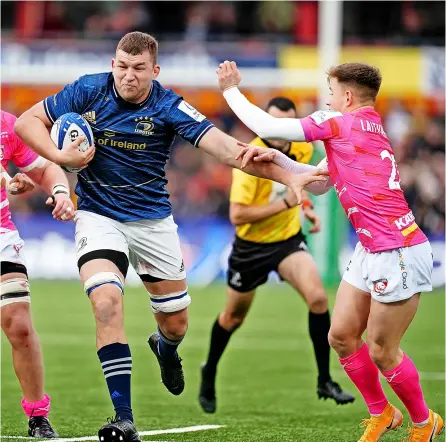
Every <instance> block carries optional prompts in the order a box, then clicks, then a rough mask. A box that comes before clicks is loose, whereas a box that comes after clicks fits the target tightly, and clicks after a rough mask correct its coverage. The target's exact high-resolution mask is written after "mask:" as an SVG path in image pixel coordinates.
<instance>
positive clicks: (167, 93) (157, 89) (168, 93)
mask: <svg viewBox="0 0 446 442" xmlns="http://www.w3.org/2000/svg"><path fill="white" fill-rule="evenodd" d="M151 94H152V98H153V101H154V102H155V103H157V104H159V105H161V106H166V105H169V104H173V103H175V102H176V101H180V100H182V99H183V97H182V96H181V95H179V94H177V93H176V92H175V91H173V90H172V89H166V88H165V87H164V86H163V85H162V84H161V83H160V82H159V81H156V80H153V82H152V92H151Z"/></svg>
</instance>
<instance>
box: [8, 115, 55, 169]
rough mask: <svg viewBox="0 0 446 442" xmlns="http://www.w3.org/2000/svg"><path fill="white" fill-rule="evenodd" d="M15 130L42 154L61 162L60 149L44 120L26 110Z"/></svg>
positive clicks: (33, 148)
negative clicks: (52, 138)
mask: <svg viewBox="0 0 446 442" xmlns="http://www.w3.org/2000/svg"><path fill="white" fill-rule="evenodd" d="M14 132H15V133H16V134H17V135H18V136H19V137H20V138H21V139H22V140H23V141H24V142H25V144H27V145H28V146H29V147H30V148H31V149H32V150H34V151H35V152H37V153H38V154H39V155H40V156H42V157H44V158H46V159H47V160H50V161H52V162H53V163H56V164H59V161H60V151H59V149H57V147H56V145H55V144H54V143H53V141H52V140H51V137H50V135H49V133H48V129H47V127H46V126H45V124H44V123H43V121H42V120H40V119H39V118H37V117H35V116H33V115H31V114H28V113H26V112H25V113H24V114H23V115H22V116H21V117H19V118H18V119H17V121H16V123H15V125H14Z"/></svg>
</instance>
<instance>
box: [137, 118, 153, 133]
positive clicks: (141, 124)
mask: <svg viewBox="0 0 446 442" xmlns="http://www.w3.org/2000/svg"><path fill="white" fill-rule="evenodd" d="M152 121H153V118H149V117H137V118H135V123H136V127H135V132H136V133H137V134H141V135H146V136H148V135H153V128H154V126H155V125H154V124H153V122H152Z"/></svg>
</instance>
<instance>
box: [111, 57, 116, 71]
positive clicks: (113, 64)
mask: <svg viewBox="0 0 446 442" xmlns="http://www.w3.org/2000/svg"><path fill="white" fill-rule="evenodd" d="M115 64H116V60H115V59H114V58H112V69H113V68H114V67H115Z"/></svg>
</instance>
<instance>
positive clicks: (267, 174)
mask: <svg viewBox="0 0 446 442" xmlns="http://www.w3.org/2000/svg"><path fill="white" fill-rule="evenodd" d="M200 149H202V150H204V151H205V152H207V153H209V154H210V155H212V156H213V157H215V158H217V159H218V160H220V161H221V162H223V163H225V164H227V165H228V166H230V167H234V168H236V169H240V168H241V164H242V160H241V159H239V160H236V159H235V158H236V157H237V155H238V153H239V152H240V146H239V145H238V144H237V140H236V139H235V138H232V137H230V136H229V135H226V134H224V133H223V132H221V131H219V130H218V129H216V128H212V129H211V130H210V131H209V132H208V133H207V134H206V135H205V136H204V137H203V139H202V141H201V142H200ZM243 172H246V173H248V174H250V175H254V176H257V177H260V178H266V179H268V180H273V181H277V182H278V183H282V184H285V185H288V183H289V180H290V178H291V177H292V176H293V173H292V172H290V171H287V170H286V169H284V168H282V167H280V166H278V165H276V164H274V163H266V162H251V163H250V164H249V165H248V166H246V168H244V169H243Z"/></svg>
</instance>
